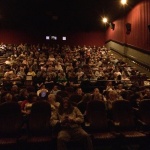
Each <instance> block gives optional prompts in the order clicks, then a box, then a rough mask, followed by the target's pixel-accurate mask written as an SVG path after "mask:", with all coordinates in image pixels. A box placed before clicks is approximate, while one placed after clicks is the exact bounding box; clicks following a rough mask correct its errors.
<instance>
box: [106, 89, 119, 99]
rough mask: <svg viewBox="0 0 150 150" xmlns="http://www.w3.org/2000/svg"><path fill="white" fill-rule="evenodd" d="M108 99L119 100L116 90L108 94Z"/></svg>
mask: <svg viewBox="0 0 150 150" xmlns="http://www.w3.org/2000/svg"><path fill="white" fill-rule="evenodd" d="M108 97H109V99H111V100H117V99H118V93H117V92H116V91H115V90H111V91H109V93H108Z"/></svg>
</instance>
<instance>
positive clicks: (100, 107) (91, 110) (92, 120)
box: [85, 100, 115, 145]
mask: <svg viewBox="0 0 150 150" xmlns="http://www.w3.org/2000/svg"><path fill="white" fill-rule="evenodd" d="M85 129H86V130H87V132H88V133H90V134H91V137H92V139H93V142H94V145H96V144H98V145H108V144H109V145H111V144H113V142H114V141H115V136H114V134H113V133H112V131H111V130H110V126H109V120H108V118H107V111H106V108H105V104H104V102H103V101H98V100H94V101H90V102H89V103H88V105H87V110H86V120H85Z"/></svg>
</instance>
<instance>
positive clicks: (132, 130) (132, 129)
mask: <svg viewBox="0 0 150 150" xmlns="http://www.w3.org/2000/svg"><path fill="white" fill-rule="evenodd" d="M112 118H113V124H114V126H115V129H116V132H118V133H120V135H121V136H120V137H122V141H123V142H124V143H126V144H135V143H136V144H140V143H139V142H143V141H144V140H145V138H146V135H145V134H143V133H142V132H140V131H138V128H137V124H136V123H137V122H136V118H135V116H134V112H133V110H132V107H131V105H130V102H129V101H127V100H116V101H114V102H113V103H112Z"/></svg>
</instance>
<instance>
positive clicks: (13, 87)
mask: <svg viewBox="0 0 150 150" xmlns="http://www.w3.org/2000/svg"><path fill="white" fill-rule="evenodd" d="M18 90H19V88H18V86H17V85H13V86H12V88H11V91H12V92H18Z"/></svg>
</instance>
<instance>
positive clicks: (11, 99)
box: [5, 93, 13, 102]
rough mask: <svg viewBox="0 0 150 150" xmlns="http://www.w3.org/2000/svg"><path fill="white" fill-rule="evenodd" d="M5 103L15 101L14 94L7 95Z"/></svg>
mask: <svg viewBox="0 0 150 150" xmlns="http://www.w3.org/2000/svg"><path fill="white" fill-rule="evenodd" d="M5 101H6V102H12V101H13V96H12V94H10V93H7V94H6V95H5Z"/></svg>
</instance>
